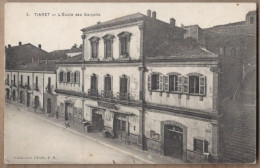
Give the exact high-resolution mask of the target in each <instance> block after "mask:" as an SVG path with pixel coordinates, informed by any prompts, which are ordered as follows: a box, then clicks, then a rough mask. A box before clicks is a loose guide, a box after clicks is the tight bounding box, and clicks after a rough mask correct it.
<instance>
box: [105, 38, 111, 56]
mask: <svg viewBox="0 0 260 168" xmlns="http://www.w3.org/2000/svg"><path fill="white" fill-rule="evenodd" d="M105 57H106V58H111V57H112V41H111V40H105Z"/></svg>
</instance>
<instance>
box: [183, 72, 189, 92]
mask: <svg viewBox="0 0 260 168" xmlns="http://www.w3.org/2000/svg"><path fill="white" fill-rule="evenodd" d="M183 93H186V94H189V77H188V76H184V77H183Z"/></svg>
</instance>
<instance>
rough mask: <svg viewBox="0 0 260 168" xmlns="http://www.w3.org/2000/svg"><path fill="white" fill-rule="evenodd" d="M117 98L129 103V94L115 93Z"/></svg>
mask: <svg viewBox="0 0 260 168" xmlns="http://www.w3.org/2000/svg"><path fill="white" fill-rule="evenodd" d="M117 98H118V99H119V100H125V101H129V93H120V92H118V93H117Z"/></svg>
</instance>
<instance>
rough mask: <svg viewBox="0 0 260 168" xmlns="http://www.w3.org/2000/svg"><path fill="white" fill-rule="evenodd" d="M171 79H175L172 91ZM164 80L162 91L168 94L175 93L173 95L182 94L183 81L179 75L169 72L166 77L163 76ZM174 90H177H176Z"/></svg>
mask: <svg viewBox="0 0 260 168" xmlns="http://www.w3.org/2000/svg"><path fill="white" fill-rule="evenodd" d="M172 77H175V78H176V79H175V80H174V84H173V85H174V89H173V90H171V78H172ZM164 78H165V79H164V90H165V91H166V92H168V93H175V94H181V93H183V79H182V78H183V77H182V75H181V74H179V73H176V72H171V73H168V74H167V75H165V76H164ZM166 80H167V81H166ZM176 80H177V81H176ZM166 82H167V83H166ZM166 85H168V86H166ZM176 85H177V86H176ZM167 87H168V88H167ZM175 88H177V90H176V89H175Z"/></svg>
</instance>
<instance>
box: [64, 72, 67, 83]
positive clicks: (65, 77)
mask: <svg viewBox="0 0 260 168" xmlns="http://www.w3.org/2000/svg"><path fill="white" fill-rule="evenodd" d="M63 82H67V73H66V72H63Z"/></svg>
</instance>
